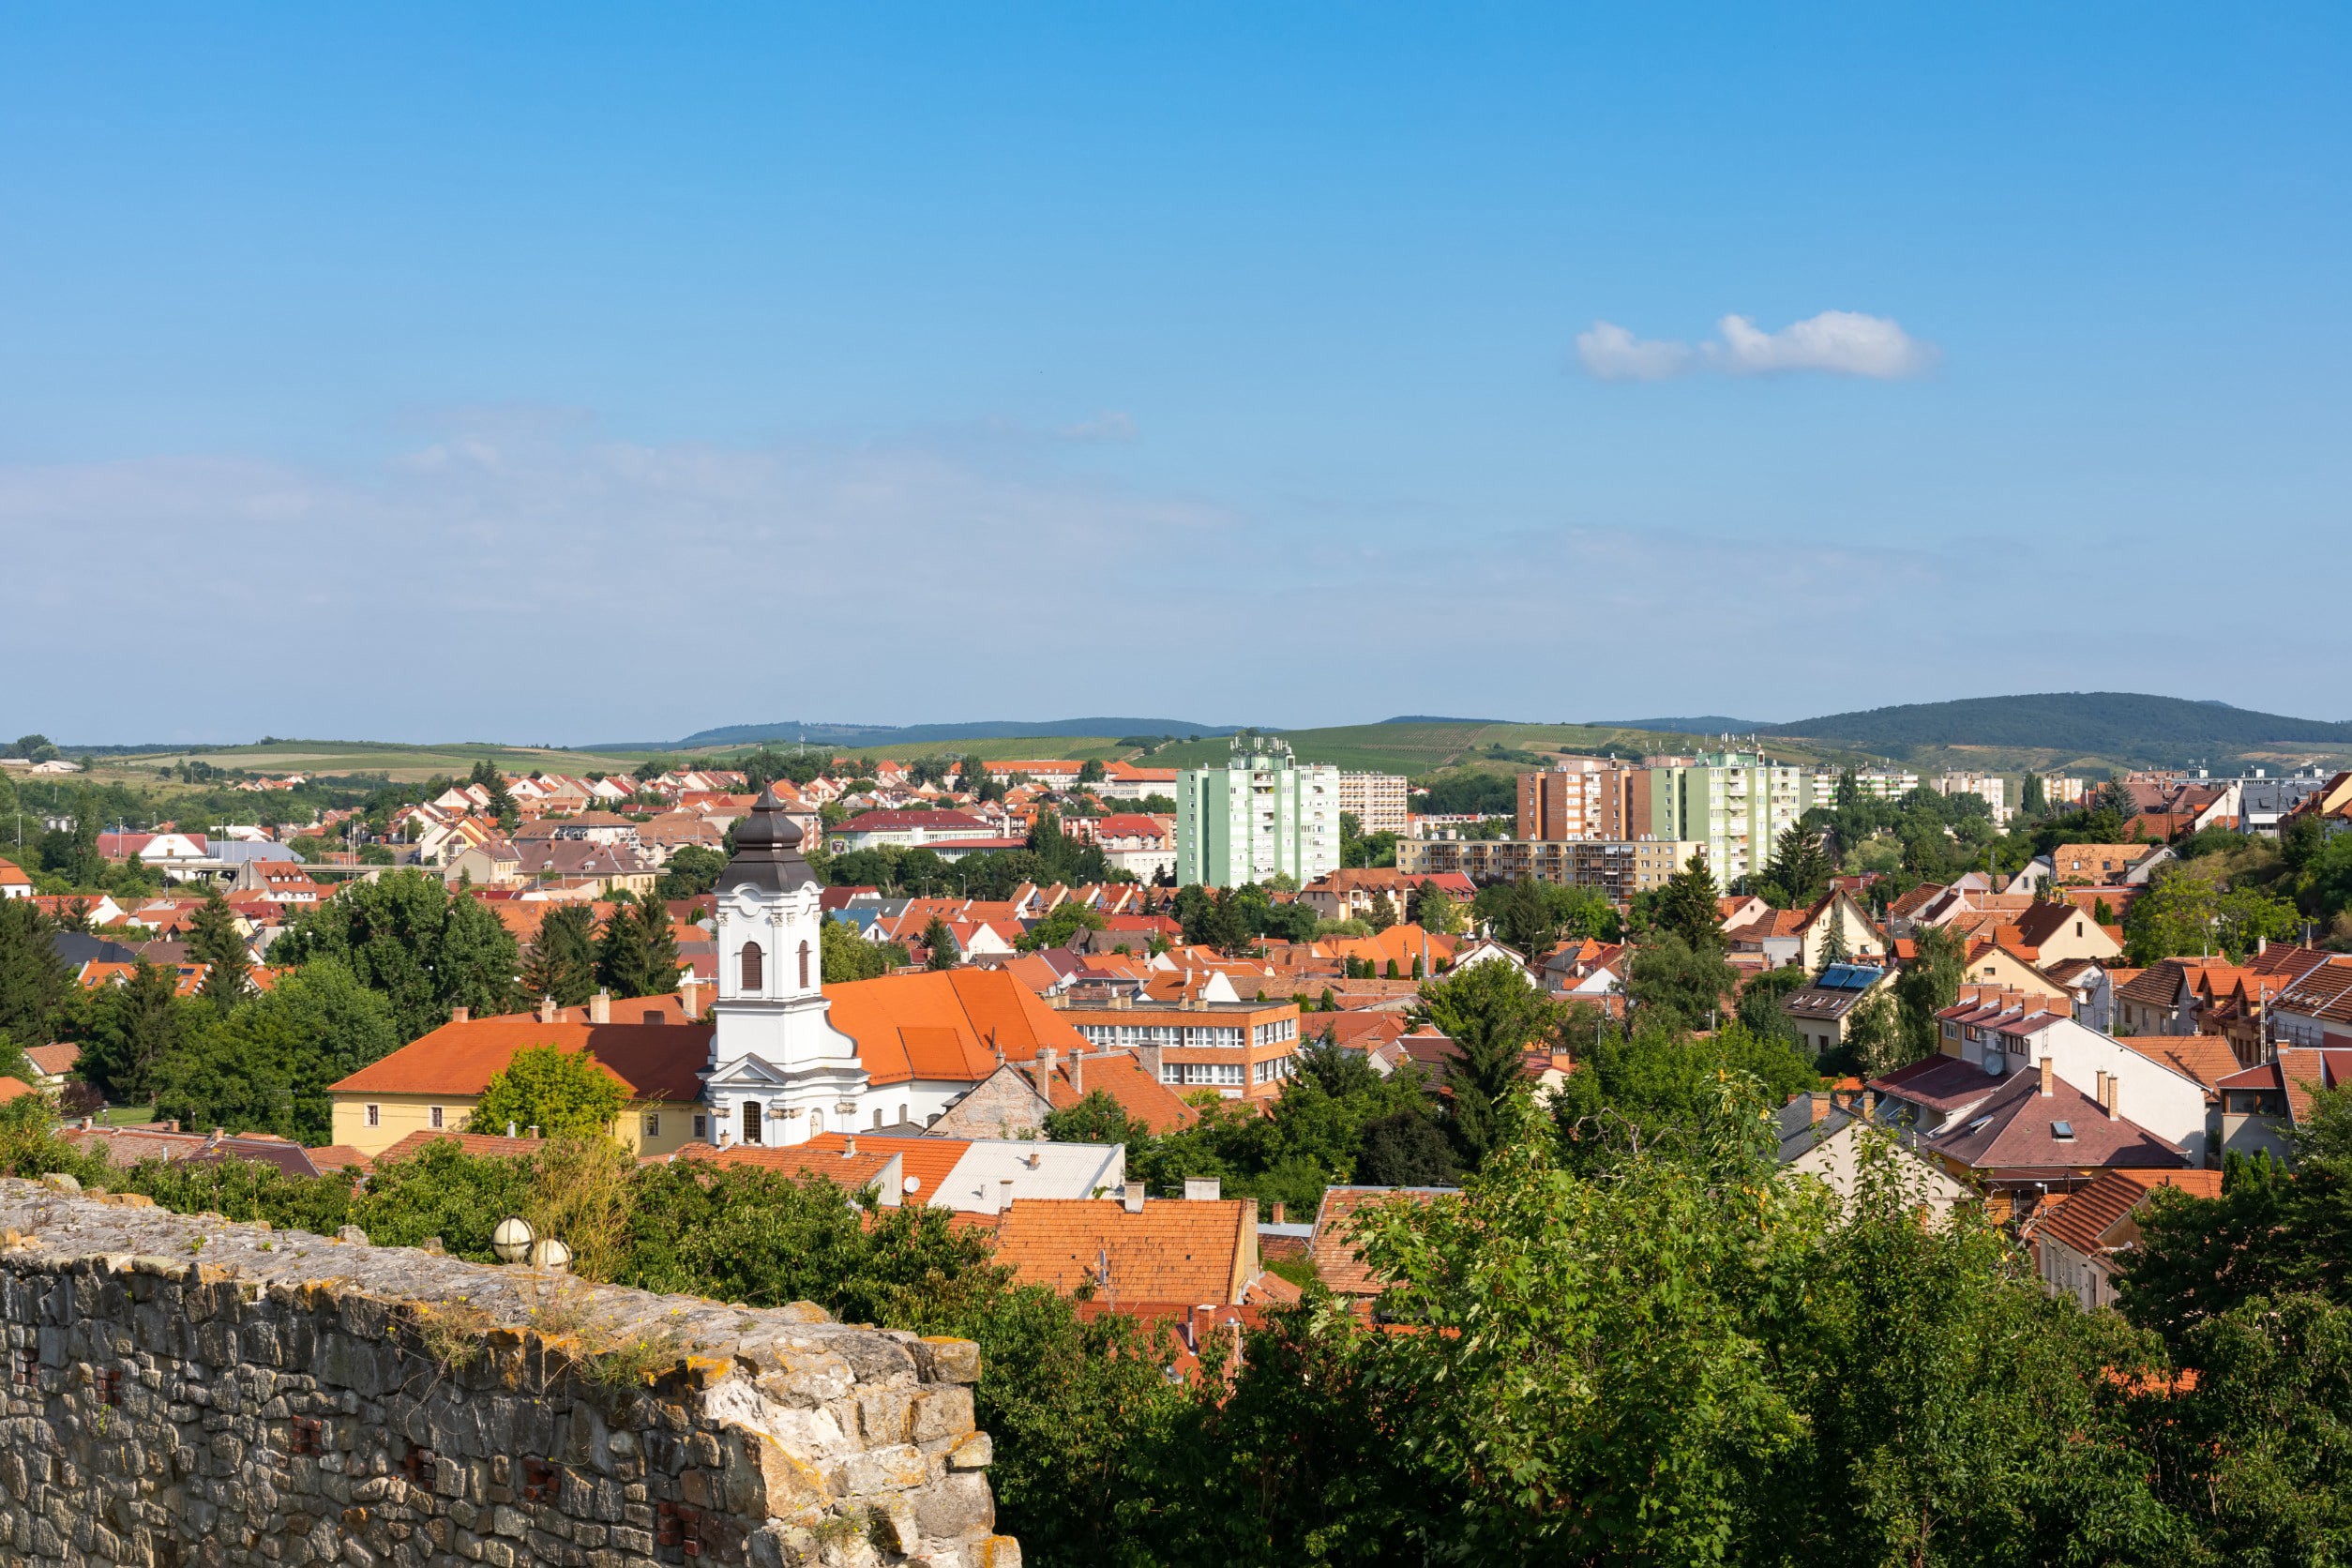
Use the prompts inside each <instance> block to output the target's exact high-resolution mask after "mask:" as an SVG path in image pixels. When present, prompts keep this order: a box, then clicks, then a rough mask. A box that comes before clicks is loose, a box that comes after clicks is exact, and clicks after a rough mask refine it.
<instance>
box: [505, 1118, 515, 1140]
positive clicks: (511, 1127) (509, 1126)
mask: <svg viewBox="0 0 2352 1568" xmlns="http://www.w3.org/2000/svg"><path fill="white" fill-rule="evenodd" d="M506 1136H507V1137H508V1138H512V1137H514V1136H515V1124H514V1123H512V1122H509V1123H506Z"/></svg>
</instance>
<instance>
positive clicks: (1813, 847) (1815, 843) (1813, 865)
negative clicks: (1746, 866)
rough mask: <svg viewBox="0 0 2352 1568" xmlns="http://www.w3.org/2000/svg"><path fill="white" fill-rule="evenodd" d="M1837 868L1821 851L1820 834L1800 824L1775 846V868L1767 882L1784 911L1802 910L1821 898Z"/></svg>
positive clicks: (1792, 826)
mask: <svg viewBox="0 0 2352 1568" xmlns="http://www.w3.org/2000/svg"><path fill="white" fill-rule="evenodd" d="M1836 869H1837V867H1834V866H1832V864H1831V863H1830V858H1829V856H1828V855H1826V854H1824V853H1822V852H1821V837H1820V835H1818V834H1817V833H1815V832H1813V831H1811V830H1810V829H1808V828H1806V827H1805V826H1804V825H1803V824H1802V823H1801V822H1792V823H1790V824H1789V825H1788V826H1787V828H1784V829H1783V830H1782V831H1781V836H1780V838H1779V840H1778V842H1777V843H1776V844H1775V845H1774V846H1773V852H1772V868H1771V869H1770V870H1769V871H1768V872H1766V873H1765V878H1764V881H1765V882H1767V883H1768V884H1769V885H1770V888H1771V890H1772V893H1773V894H1776V895H1777V896H1778V897H1776V898H1775V900H1774V901H1775V902H1776V903H1778V904H1779V905H1780V906H1781V907H1783V908H1785V909H1803V908H1805V907H1806V906H1808V905H1810V904H1811V903H1813V901H1814V900H1815V899H1817V898H1818V897H1821V894H1822V892H1823V891H1824V890H1825V889H1827V888H1828V886H1829V885H1830V877H1831V875H1832V873H1833V872H1835V870H1836Z"/></svg>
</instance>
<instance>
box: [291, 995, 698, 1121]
mask: <svg viewBox="0 0 2352 1568" xmlns="http://www.w3.org/2000/svg"><path fill="white" fill-rule="evenodd" d="M527 1046H553V1047H555V1048H557V1049H559V1050H564V1051H580V1050H592V1051H594V1052H595V1053H596V1065H597V1066H599V1067H601V1068H602V1069H603V1070H604V1071H606V1072H607V1073H610V1074H611V1076H612V1077H613V1078H617V1079H618V1080H619V1081H620V1083H621V1085H622V1087H624V1088H626V1089H627V1090H628V1091H629V1093H630V1094H631V1095H632V1097H634V1098H636V1099H640V1100H658V1101H662V1102H664V1103H667V1104H672V1105H682V1104H686V1103H690V1102H692V1101H696V1100H699V1099H701V1097H702V1083H701V1077H700V1075H701V1071H702V1068H703V1066H704V1064H705V1063H707V1062H708V1061H709V1059H710V1048H711V1026H710V1025H709V1024H693V1023H690V1024H648V1023H575V1022H556V1023H541V1022H540V1021H539V1020H538V1018H536V1017H535V1015H533V1014H530V1013H508V1014H505V1015H503V1016H501V1017H498V1018H469V1019H467V1020H466V1021H465V1022H463V1023H445V1024H443V1025H442V1026H441V1027H440V1028H439V1029H436V1030H434V1031H433V1032H432V1033H430V1034H427V1035H424V1036H423V1037H421V1038H419V1039H417V1040H415V1041H413V1042H411V1043H410V1044H408V1045H406V1046H403V1047H401V1048H400V1049H399V1050H396V1051H394V1052H393V1053H392V1054H391V1055H389V1056H387V1057H384V1059H383V1060H381V1061H379V1062H374V1063H369V1065H367V1066H365V1067H362V1068H360V1069H359V1071H357V1072H355V1073H354V1074H352V1075H351V1076H350V1077H349V1078H344V1079H342V1080H341V1081H340V1082H338V1083H331V1084H329V1085H327V1091H328V1093H337V1094H365V1093H377V1094H446V1095H448V1096H450V1097H451V1098H453V1099H457V1098H468V1097H471V1096H474V1095H477V1094H479V1093H482V1091H483V1090H484V1089H485V1088H487V1087H489V1084H490V1079H491V1078H493V1077H495V1076H496V1075H497V1074H498V1073H499V1072H501V1071H502V1070H504V1069H505V1065H506V1063H509V1062H511V1061H512V1060H514V1055H515V1052H517V1051H519V1050H521V1049H522V1048H525V1047H527Z"/></svg>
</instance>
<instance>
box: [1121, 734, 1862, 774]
mask: <svg viewBox="0 0 2352 1568" xmlns="http://www.w3.org/2000/svg"><path fill="white" fill-rule="evenodd" d="M1269 733H1273V734H1278V735H1280V736H1281V737H1282V739H1284V740H1286V741H1288V742H1289V744H1290V746H1291V749H1292V750H1294V751H1296V752H1297V753H1298V756H1299V760H1300V761H1305V762H1328V763H1331V764H1332V765H1334V766H1335V767H1339V768H1344V769H1347V770H1349V771H1351V772H1364V773H1401V774H1404V775H1406V776H1410V777H1420V776H1425V775H1427V774H1431V773H1435V772H1438V771H1439V770H1440V769H1444V768H1472V769H1476V770H1478V771H1480V772H1486V773H1524V772H1526V771H1527V770H1528V769H1529V768H1530V766H1534V765H1537V764H1535V763H1531V762H1530V761H1528V759H1527V755H1513V754H1531V755H1533V756H1534V757H1536V758H1539V759H1541V758H1546V757H1553V756H1560V755H1563V754H1589V753H1591V752H1594V751H1597V750H1599V749H1600V748H1601V747H1603V746H1611V745H1615V746H1619V747H1621V748H1623V747H1630V748H1632V749H1634V750H1637V751H1641V752H1646V753H1652V754H1657V753H1674V752H1690V751H1697V750H1701V749H1704V748H1709V747H1715V748H1720V747H1721V746H1722V745H1723V741H1722V739H1721V738H1720V737H1719V736H1714V735H1672V734H1666V733H1662V732H1660V731H1654V730H1626V729H1619V728H1613V727H1606V726H1599V725H1587V724H1472V723H1453V724H1357V725H1349V726H1344V727H1340V728H1336V729H1329V730H1281V731H1269ZM1735 744H1741V743H1738V742H1735ZM1497 746H1500V747H1501V748H1502V750H1503V751H1504V753H1506V755H1504V756H1500V757H1499V756H1497V755H1495V752H1494V748H1495V747H1497ZM1228 749H1229V743H1228V742H1226V741H1225V740H1223V739H1215V740H1202V741H1198V742H1190V743H1182V744H1179V745H1176V746H1169V747H1168V748H1167V749H1165V750H1163V751H1159V752H1156V753H1154V754H1153V757H1152V759H1151V760H1152V761H1153V763H1154V764H1156V765H1159V766H1163V767H1198V766H1200V765H1202V764H1204V763H1205V764H1209V765H1212V766H1214V765H1215V764H1217V763H1220V762H1222V761H1224V760H1225V758H1226V755H1227V752H1228ZM1765 749H1766V750H1767V751H1768V752H1770V753H1771V754H1772V756H1773V757H1775V758H1780V759H1784V760H1786V761H1794V762H1817V761H1829V762H1845V761H1857V760H1859V759H1858V758H1857V756H1856V754H1855V753H1853V752H1850V751H1846V750H1842V749H1837V748H1833V747H1830V746H1821V745H1818V744H1816V743H1813V742H1805V741H1773V742H1770V743H1768V744H1767V745H1766V746H1765Z"/></svg>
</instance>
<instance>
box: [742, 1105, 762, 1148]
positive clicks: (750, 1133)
mask: <svg viewBox="0 0 2352 1568" xmlns="http://www.w3.org/2000/svg"><path fill="white" fill-rule="evenodd" d="M743 1140H744V1141H745V1142H746V1143H757V1142H759V1141H760V1102H759V1101H757V1100H746V1101H745V1102H744V1103H743Z"/></svg>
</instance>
